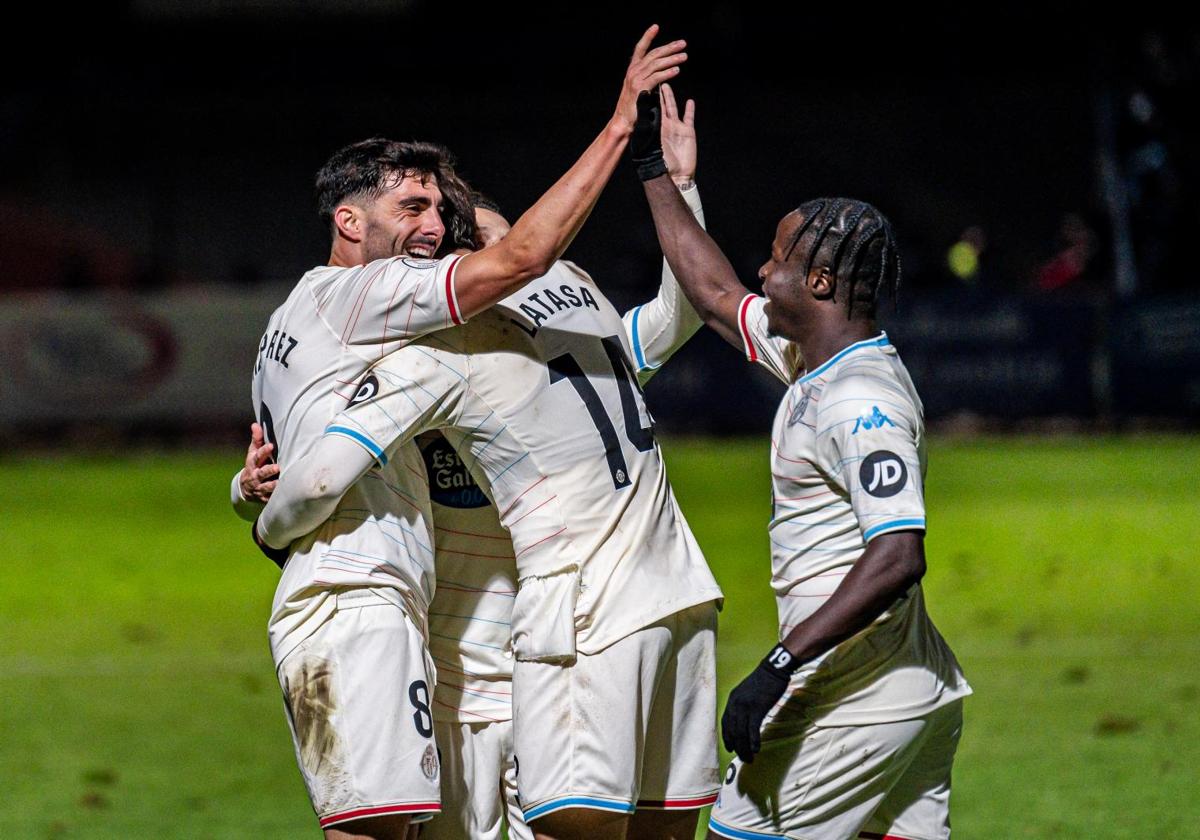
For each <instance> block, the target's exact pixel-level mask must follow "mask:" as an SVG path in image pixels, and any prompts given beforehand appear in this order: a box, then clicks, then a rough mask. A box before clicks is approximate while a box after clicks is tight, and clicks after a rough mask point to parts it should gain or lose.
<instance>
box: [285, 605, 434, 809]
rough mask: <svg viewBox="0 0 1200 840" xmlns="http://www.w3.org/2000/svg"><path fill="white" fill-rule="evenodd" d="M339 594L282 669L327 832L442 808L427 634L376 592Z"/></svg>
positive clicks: (305, 630)
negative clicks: (348, 824) (354, 822)
mask: <svg viewBox="0 0 1200 840" xmlns="http://www.w3.org/2000/svg"><path fill="white" fill-rule="evenodd" d="M332 597H333V598H334V599H336V606H335V608H334V609H332V610H325V611H321V612H320V613H318V614H316V615H314V617H313V618H312V619H311V621H312V622H314V623H317V625H318V626H316V627H315V628H314V627H304V626H301V627H297V628H296V630H295V631H294V632H295V633H296V634H304V636H305V638H304V641H303V642H301V643H300V644H299V645H296V646H295V647H292V648H290V649H289V650H288V652H287V653H286V655H285V656H284V658H283V660H282V661H281V662H279V663H277V668H276V673H277V675H278V677H279V685H280V686H281V687H282V688H283V696H284V701H285V704H286V706H287V713H288V724H289V726H290V728H291V731H292V741H293V743H294V744H295V747H296V761H297V763H299V765H300V771H301V773H303V775H304V784H305V787H307V788H308V795H309V798H310V799H311V800H312V804H313V808H314V809H315V810H316V812H317V818H318V819H319V820H320V823H321V827H322V828H328V827H329V826H333V825H337V824H338V823H343V822H347V821H350V820H357V819H364V818H367V817H374V816H382V815H386V814H413V815H417V814H422V813H429V812H436V811H439V810H441V804H440V803H441V796H440V793H439V784H440V781H441V779H440V761H439V758H438V753H437V748H436V746H435V745H434V740H433V717H432V713H431V711H430V702H431V699H432V697H433V688H434V681H433V677H434V672H433V668H432V666H431V664H430V661H429V658H428V653H427V650H426V646H425V641H424V639H423V638H422V637H421V633H420V631H419V630H417V628H416V626H415V625H414V624H413V623H412V621H411V620H410V619H409V617H408V615H407V613H406V612H405V611H404V609H403V608H402V607H400V606H398V605H397V604H396V603H394V601H393V600H389V599H387V598H384V597H383V596H382V595H380V594H378V593H376V592H375V591H374V590H372V589H369V588H366V589H344V590H340V591H338V592H337V593H335V594H334V595H333V596H332Z"/></svg>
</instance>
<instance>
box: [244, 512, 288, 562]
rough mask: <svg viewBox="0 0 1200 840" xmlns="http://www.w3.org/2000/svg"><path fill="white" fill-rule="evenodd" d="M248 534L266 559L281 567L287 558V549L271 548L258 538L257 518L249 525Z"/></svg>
mask: <svg viewBox="0 0 1200 840" xmlns="http://www.w3.org/2000/svg"><path fill="white" fill-rule="evenodd" d="M250 536H251V537H252V538H253V539H254V544H255V545H256V546H258V550H259V551H261V552H262V553H263V554H265V555H267V559H268V560H270V561H271V562H272V563H274V564H275V565H276V566H278V567H279V568H281V569H282V568H283V564H284V563H286V562H287V560H288V550H287V549H286V548H271V546H269V545H267V544H266V543H265V542H263V541H262V540H261V539H259V536H258V520H257V519H255V520H254V522H253V523H251V525H250Z"/></svg>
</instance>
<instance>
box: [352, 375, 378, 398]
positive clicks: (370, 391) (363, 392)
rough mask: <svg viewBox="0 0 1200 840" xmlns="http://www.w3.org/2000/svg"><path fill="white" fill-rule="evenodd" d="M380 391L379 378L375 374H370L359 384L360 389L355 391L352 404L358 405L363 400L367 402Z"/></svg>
mask: <svg viewBox="0 0 1200 840" xmlns="http://www.w3.org/2000/svg"><path fill="white" fill-rule="evenodd" d="M378 393H379V380H378V379H376V378H375V374H373V373H372V374H370V375H369V376H368V377H367V378H366V379H364V380H363V381H362V384H360V385H359V386H358V390H357V391H355V392H354V396H353V397H351V398H350V405H358V404H359V403H361V402H366V401H367V400H369V399H371V397H373V396H375V395H376V394H378Z"/></svg>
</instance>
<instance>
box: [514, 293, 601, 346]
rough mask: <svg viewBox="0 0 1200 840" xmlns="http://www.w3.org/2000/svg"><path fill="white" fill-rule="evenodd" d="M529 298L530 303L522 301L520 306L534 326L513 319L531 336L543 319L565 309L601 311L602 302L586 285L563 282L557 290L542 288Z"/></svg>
mask: <svg viewBox="0 0 1200 840" xmlns="http://www.w3.org/2000/svg"><path fill="white" fill-rule="evenodd" d="M527 300H528V301H529V303H522V304H521V305H520V306H519V307H518V308H519V309H520V310H521V311H522V312H523V313H525V314H526V315H528V316H529V320H531V321H533V327H532V328H531V327H527V326H525V325H524V324H522V323H521V322H520V321H517V320H513V323H514V324H516V325H517V326H518V327H520V328H521V329H523V330H525V332H527V333H529V334H530V335H531V336H534V335H537V331H538V330H539V329H540V328H541V325H542V322H543V321H546V320H548V319H550V318H551V317H552V316H553V315H556V314H558V313H559V312H562V311H563V310H571V309H580V308H582V307H591V308H592V309H595V310H596V311H597V312H599V311H600V304H598V303H596V298H595V296H594V295H593V294H592V293H591V291H590V290H588V288H587V287H586V286H582V287H580V288H579V289H575V288H574V287H572V286H568V285H567V284H566V283H563V284H562V285H561V286H559V287H558V291H557V292H555V291H553V290H552V289H542V290H541V291H540V292H534V293H532V294H531V295H529V296H528V298H527ZM510 320H512V319H510Z"/></svg>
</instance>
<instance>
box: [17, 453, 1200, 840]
mask: <svg viewBox="0 0 1200 840" xmlns="http://www.w3.org/2000/svg"><path fill="white" fill-rule="evenodd" d="M665 449H666V452H667V458H668V462H669V467H670V472H671V477H672V480H673V481H674V483H675V486H676V488H677V490H678V494H679V497H680V501H681V504H682V505H683V508H684V511H685V512H686V514H687V516H688V518H689V520H690V521H691V523H692V525H693V527H694V529H695V531H696V534H697V536H698V538H699V540H700V543H701V545H702V546H703V547H704V549H705V551H706V553H707V555H708V557H709V560H710V562H711V563H712V565H713V567H714V569H715V570H716V572H717V576H718V578H719V580H720V582H721V585H722V586H723V587H724V589H725V593H726V595H727V602H726V607H725V612H724V613H723V615H722V621H721V639H720V677H721V686H722V688H721V693H722V696H724V694H725V692H727V691H728V689H729V687H730V686H731V685H732V684H733V683H734V682H735V681H736V680H737V679H738V678H739V677H740V676H741V675H742V674H743V673H745V672H746V671H747V670H748V669H749V668H751V667H753V665H754V663H755V662H756V661H757V659H758V658H759V657H760V656H761V655H762V654H763V653H764V652H765V651H766V650H767V649H768V648H769V647H770V645H771V643H772V640H773V639H774V634H775V608H774V604H773V601H772V598H771V594H770V591H769V589H768V586H767V581H768V556H767V541H766V533H765V525H766V522H767V518H768V516H769V499H770V490H769V486H768V482H767V478H768V476H767V445H766V442H765V441H762V440H753V441H741V442H739V441H699V440H697V441H692V440H669V441H667V443H666V444H665ZM929 454H930V465H931V466H930V475H929V479H928V493H927V496H928V507H929V521H930V532H929V537H928V541H927V546H928V556H929V573H928V576H927V577H926V589H927V598H928V602H929V606H930V610H931V612H932V613H933V617H934V620H935V621H936V622H937V624H938V625H939V627H940V628H941V630H942V632H943V633H944V634H945V636H946V637H947V639H948V640H949V641H950V643H951V645H952V646H953V647H954V649H955V651H956V652H957V653H958V655H959V658H960V660H961V661H962V663H963V667H964V668H965V669H966V671H967V675H968V678H969V679H970V680H971V682H972V684H973V685H974V687H975V696H974V697H973V698H971V699H970V700H968V703H967V708H966V726H965V730H964V736H963V741H962V746H961V748H960V750H959V757H958V763H957V765H956V768H955V770H956V774H955V787H954V798H953V802H954V828H955V836H956V837H959V838H967V840H971V838H1025V837H1047V838H1050V837H1053V838H1059V837H1061V838H1076V837H1089V838H1139V840H1140V839H1141V838H1156V837H1185V836H1195V832H1196V825H1197V824H1200V795H1197V779H1198V778H1200V715H1198V714H1197V711H1198V710H1200V606H1198V601H1200V549H1198V548H1197V546H1198V541H1197V539H1196V529H1197V524H1196V523H1197V510H1198V508H1197V503H1196V499H1195V484H1196V480H1197V476H1198V475H1200V441H1197V440H1195V439H1188V438H1183V437H1155V438H1127V439H1123V438H1109V439H1098V438H1097V439H1080V438H1066V439H1055V440H1041V441H1039V440H1026V439H997V440H984V441H978V442H953V441H947V440H934V441H933V442H932V444H931V445H930V453H929ZM238 457H239V456H238V453H237V452H236V451H233V450H231V451H229V452H227V453H212V452H208V453H203V454H197V455H184V454H178V453H173V454H168V455H162V456H158V457H151V456H139V457H129V458H119V459H118V458H112V459H97V458H90V459H87V458H76V457H63V458H59V459H37V460H33V459H13V458H10V459H8V460H5V461H3V462H0V480H2V481H3V486H4V487H7V488H8V491H7V493H6V498H5V500H4V507H5V510H4V515H3V524H2V525H0V558H2V560H3V562H4V564H5V571H4V577H3V584H2V585H0V733H2V736H3V741H2V746H0V779H3V780H4V786H5V793H4V796H3V798H2V799H0V837H5V838H56V837H86V838H108V837H112V838H118V837H120V838H129V837H195V838H201V837H203V838H215V837H230V838H247V837H255V838H259V837H262V838H287V837H319V836H320V832H319V831H318V829H317V828H316V823H315V820H314V819H313V816H312V813H311V810H310V809H309V805H308V802H307V799H306V797H305V794H304V790H303V785H302V783H301V781H300V777H299V773H298V771H297V770H296V768H295V767H294V763H293V758H292V753H291V745H290V742H289V739H288V735H287V729H286V725H285V723H284V718H283V712H282V703H281V701H280V698H279V693H278V689H277V687H276V683H275V680H274V676H273V674H272V668H271V662H270V657H269V654H268V651H267V643H266V631H265V623H266V618H267V612H268V609H269V605H270V601H271V594H272V589H273V586H274V582H275V580H276V578H277V572H276V570H275V568H274V567H273V566H272V565H271V564H270V563H269V562H268V561H267V560H265V559H263V558H262V557H260V556H259V555H258V554H257V553H256V551H255V550H254V549H253V548H252V547H251V546H250V543H249V539H248V534H247V527H246V526H245V525H244V524H242V523H241V522H239V521H238V520H236V519H235V518H234V517H233V514H232V513H231V512H230V511H229V509H228V506H227V502H226V488H227V486H228V485H227V481H228V478H229V476H230V475H231V474H232V471H233V469H234V468H235V467H236V465H237V462H238Z"/></svg>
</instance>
